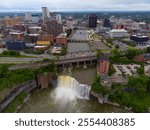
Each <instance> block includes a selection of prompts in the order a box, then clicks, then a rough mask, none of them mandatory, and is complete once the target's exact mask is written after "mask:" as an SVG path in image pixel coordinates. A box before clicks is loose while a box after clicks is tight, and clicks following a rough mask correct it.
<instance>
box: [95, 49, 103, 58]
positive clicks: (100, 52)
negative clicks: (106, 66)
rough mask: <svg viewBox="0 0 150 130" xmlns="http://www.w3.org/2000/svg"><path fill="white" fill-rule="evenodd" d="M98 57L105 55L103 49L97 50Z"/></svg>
mask: <svg viewBox="0 0 150 130" xmlns="http://www.w3.org/2000/svg"><path fill="white" fill-rule="evenodd" d="M96 55H97V57H98V58H100V57H101V56H102V55H103V52H102V51H101V50H97V54H96Z"/></svg>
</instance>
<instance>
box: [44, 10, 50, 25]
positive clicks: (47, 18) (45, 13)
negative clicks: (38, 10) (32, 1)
mask: <svg viewBox="0 0 150 130" xmlns="http://www.w3.org/2000/svg"><path fill="white" fill-rule="evenodd" d="M42 18H43V22H44V23H45V22H46V21H47V20H49V18H50V15H49V10H48V8H47V7H42Z"/></svg>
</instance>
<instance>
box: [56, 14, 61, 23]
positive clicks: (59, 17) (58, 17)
mask: <svg viewBox="0 0 150 130" xmlns="http://www.w3.org/2000/svg"><path fill="white" fill-rule="evenodd" d="M56 21H57V22H58V23H60V24H61V23H62V18H61V15H60V14H57V15H56Z"/></svg>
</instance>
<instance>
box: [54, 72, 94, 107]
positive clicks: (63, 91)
mask: <svg viewBox="0 0 150 130" xmlns="http://www.w3.org/2000/svg"><path fill="white" fill-rule="evenodd" d="M57 83H58V85H57V88H56V89H55V99H56V100H57V101H58V100H59V101H62V102H63V104H67V103H68V102H71V101H74V100H76V99H78V98H79V99H89V93H90V89H91V87H90V86H88V85H86V84H80V83H79V82H78V81H77V80H76V79H75V78H72V77H70V76H66V75H63V76H59V77H58V80H57Z"/></svg>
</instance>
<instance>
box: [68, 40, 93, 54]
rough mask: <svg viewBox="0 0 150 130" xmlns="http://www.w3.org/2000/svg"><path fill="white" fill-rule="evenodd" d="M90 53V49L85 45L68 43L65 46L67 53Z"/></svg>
mask: <svg viewBox="0 0 150 130" xmlns="http://www.w3.org/2000/svg"><path fill="white" fill-rule="evenodd" d="M81 51H90V47H89V45H88V44H87V43H77V42H75V43H74V42H69V43H68V45H67V52H68V53H69V52H81Z"/></svg>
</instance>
